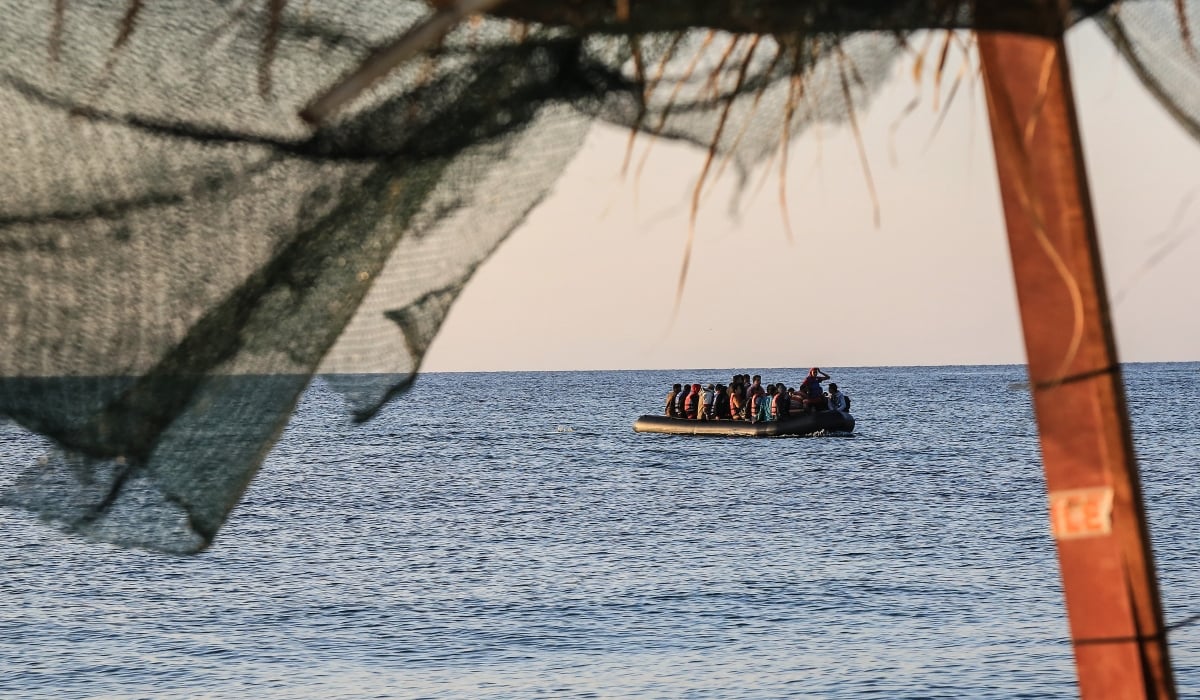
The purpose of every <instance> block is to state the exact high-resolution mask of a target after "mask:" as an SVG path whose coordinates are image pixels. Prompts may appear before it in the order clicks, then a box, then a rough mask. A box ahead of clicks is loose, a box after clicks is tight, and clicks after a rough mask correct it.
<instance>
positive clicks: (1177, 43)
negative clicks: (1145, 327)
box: [0, 0, 1200, 552]
mask: <svg viewBox="0 0 1200 700" xmlns="http://www.w3.org/2000/svg"><path fill="white" fill-rule="evenodd" d="M435 4H437V5H441V6H445V5H447V4H448V3H445V2H440V3H435ZM1037 4H1038V3H1035V2H1032V0H1031V2H1030V3H1028V4H1024V3H1013V2H997V3H988V2H983V1H982V0H976V1H974V2H947V1H944V0H942V1H934V0H924V1H920V2H918V1H909V2H867V1H865V0H856V1H851V2H838V3H829V2H817V1H813V2H800V3H796V2H789V3H781V2H757V1H756V2H751V1H749V0H726V1H725V2H713V3H694V2H682V1H680V2H661V3H646V4H645V5H641V4H637V3H634V4H633V5H632V6H631V7H632V8H633V10H634V11H633V12H632V14H630V15H629V16H628V17H618V16H616V14H615V13H616V12H617V11H618V10H617V9H616V8H614V6H612V5H609V4H603V3H598V4H595V5H590V4H587V3H547V2H535V1H533V0H512V2H509V3H504V4H501V5H500V6H499V7H498V8H496V9H495V10H494V14H493V15H487V16H477V17H471V18H469V19H467V20H466V21H463V22H460V23H458V24H457V25H456V26H455V28H454V29H453V30H452V31H451V32H450V33H449V34H448V35H446V36H445V37H444V38H442V39H441V40H439V41H436V42H433V43H430V44H429V45H427V46H424V47H422V48H423V50H422V51H420V52H418V53H417V54H416V55H415V56H413V57H412V58H411V59H410V60H407V61H403V62H400V63H398V65H396V66H394V67H393V68H392V69H391V70H389V71H387V73H386V75H385V77H384V78H383V79H382V80H380V81H379V82H377V83H376V84H374V85H373V86H372V87H371V88H370V90H368V91H366V92H365V93H363V94H362V95H360V96H358V98H357V99H354V100H352V101H350V102H348V103H347V104H345V105H343V106H342V107H341V109H340V111H339V112H338V113H337V114H336V116H334V117H332V118H331V119H328V120H325V121H324V122H323V123H322V124H321V126H320V127H319V128H317V129H313V128H312V127H311V126H310V125H308V124H306V123H305V122H304V121H303V120H302V119H301V118H300V117H299V116H298V115H299V114H300V113H301V112H302V110H304V108H305V106H306V105H309V104H311V101H312V100H313V99H314V97H315V96H317V95H320V94H321V93H322V92H323V91H324V90H326V89H327V88H328V87H329V86H330V85H334V84H336V83H338V81H339V80H340V79H341V78H342V77H343V76H345V75H346V74H348V73H349V72H351V71H352V70H354V69H355V68H356V67H357V66H359V65H360V64H361V63H362V62H363V61H364V60H365V59H366V58H368V57H369V56H371V55H372V52H373V51H375V50H376V49H377V48H379V47H383V46H387V45H389V44H392V42H394V41H395V40H396V38H397V37H400V36H403V35H405V32H407V31H408V30H410V29H411V28H412V27H414V26H416V25H418V24H419V23H421V22H422V21H423V20H424V18H427V17H429V16H430V12H431V8H430V7H429V6H428V5H427V4H426V3H424V2H404V1H402V0H355V1H353V2H351V1H349V0H328V1H326V2H321V3H313V2H305V3H298V2H292V3H283V2H265V3H253V2H249V1H247V0H241V1H237V2H195V1H194V0H173V1H165V0H164V1H162V2H155V3H147V4H144V5H143V4H142V3H140V2H136V1H131V2H100V1H93V2H82V1H81V2H71V3H57V2H44V3H25V2H16V1H15V0H3V1H2V2H0V5H2V6H3V9H4V16H5V18H6V21H5V22H4V23H2V24H0V158H3V161H4V162H5V163H6V167H5V168H4V169H2V170H0V319H2V323H0V344H2V346H3V348H4V352H3V353H0V416H4V417H5V418H7V419H9V420H11V421H14V422H15V423H17V424H19V425H21V426H23V427H24V428H25V429H27V430H29V431H32V432H33V433H36V434H37V435H39V436H42V437H41V439H42V440H43V443H44V444H43V445H42V449H43V452H42V454H41V455H40V456H39V457H37V458H35V459H31V460H21V459H15V458H10V457H9V456H7V455H5V456H4V457H3V459H4V460H5V462H4V463H3V464H2V465H0V468H2V469H4V470H5V473H6V474H8V475H9V478H8V480H7V481H6V482H5V483H4V487H3V491H2V493H0V499H2V501H3V502H4V503H5V504H7V505H8V506H13V507H20V508H25V509H28V510H31V511H33V512H35V513H37V514H39V515H40V516H42V517H44V518H46V519H48V520H52V521H54V522H57V523H59V524H61V525H62V526H64V527H66V528H68V529H70V530H73V531H76V532H79V533H81V534H83V535H85V536H88V537H93V538H98V539H103V540H107V541H111V542H115V543H118V544H121V545H130V546H142V547H149V548H154V549H160V550H164V551H173V552H191V551H197V550H199V549H202V548H203V547H205V546H207V545H208V544H209V543H210V542H211V541H212V538H213V537H214V536H215V535H216V533H217V531H218V530H219V528H220V526H221V524H222V523H223V522H224V520H225V518H226V516H227V515H228V513H229V511H230V510H231V509H232V508H233V507H234V505H236V503H237V501H238V499H239V498H240V496H241V494H242V492H243V490H244V489H245V487H246V485H247V484H248V483H249V481H250V480H251V478H252V477H253V475H254V472H255V471H256V470H257V469H258V467H259V465H260V464H261V462H262V460H263V458H264V456H265V455H266V453H267V452H268V451H269V450H270V448H271V446H272V444H273V443H274V440H275V439H276V437H277V436H278V435H279V433H280V432H281V430H282V429H283V427H284V426H285V425H286V423H287V421H288V418H289V417H290V415H291V413H292V410H293V408H294V406H295V404H296V402H297V400H298V397H299V395H300V393H301V392H302V391H303V390H304V388H305V386H306V385H307V383H308V382H309V380H310V378H311V377H312V376H313V374H314V373H317V372H320V373H322V374H324V375H326V376H327V377H328V380H329V383H330V385H331V386H333V387H334V388H335V389H337V390H338V391H339V392H340V393H341V395H342V396H344V397H345V403H346V410H347V413H348V414H349V415H350V416H352V417H353V418H354V419H356V420H366V419H368V418H370V416H371V415H372V414H373V413H374V412H375V411H377V410H378V408H379V407H380V406H381V404H382V403H383V402H385V401H386V400H388V399H390V398H392V397H394V396H396V395H397V394H400V393H402V392H403V390H404V389H405V388H406V387H407V386H408V385H409V384H410V383H411V382H412V381H413V378H414V377H415V375H416V372H417V369H418V367H419V365H420V361H421V357H422V356H423V354H424V353H425V350H426V349H427V348H428V347H429V344H430V341H431V340H432V338H433V337H434V335H435V334H436V332H437V329H438V327H439V326H440V324H441V322H442V321H443V320H444V318H445V317H446V314H447V312H448V310H449V309H450V307H451V305H452V304H453V303H454V300H455V298H456V296H457V295H458V293H459V291H460V290H461V289H462V288H463V286H464V285H465V284H466V282H467V280H468V279H469V278H470V276H471V274H472V273H473V271H474V270H475V269H476V268H477V267H478V266H479V265H480V264H481V263H482V262H483V261H484V260H485V259H486V258H487V257H488V255H489V254H490V253H491V252H492V251H493V250H495V248H496V247H497V246H498V245H499V244H500V242H502V241H503V239H504V238H505V236H506V235H507V234H508V233H510V232H511V231H512V230H513V229H514V228H516V227H517V226H518V225H519V224H520V223H521V221H522V220H523V219H524V218H525V216H526V215H527V214H528V213H529V211H530V210H531V209H532V208H533V207H535V206H536V205H537V203H538V202H539V201H540V200H541V199H542V198H543V197H544V196H545V194H546V193H547V192H548V191H549V189H550V188H551V186H552V185H553V184H554V182H555V180H556V179H557V178H558V176H559V174H560V173H561V172H562V171H563V170H564V168H565V166H566V165H567V163H568V162H569V161H570V160H571V158H572V157H573V155H574V154H575V151H576V150H577V148H578V147H579V145H580V143H581V142H582V140H583V138H584V136H585V135H586V133H587V130H588V129H589V128H590V126H591V125H592V124H593V123H595V122H597V121H604V122H609V123H614V124H619V125H623V126H626V127H629V128H631V129H636V130H638V131H641V132H644V133H646V134H651V135H655V136H657V137H660V138H671V139H682V140H686V141H690V142H693V143H695V144H697V145H699V146H700V147H702V148H706V149H708V150H709V151H710V154H711V161H710V162H711V169H712V175H711V176H712V177H716V176H719V174H720V172H721V171H723V170H724V169H725V168H726V167H731V168H732V169H733V170H734V171H735V172H740V173H742V174H744V173H745V172H746V170H747V169H748V168H749V167H750V166H752V165H754V164H755V163H758V162H760V161H762V160H763V159H766V158H769V157H777V156H776V154H777V153H778V151H779V150H780V149H781V148H784V147H786V143H787V141H788V139H790V138H794V137H795V136H796V135H797V134H799V133H802V132H803V131H804V129H805V128H807V127H808V126H810V125H812V124H815V123H817V122H822V121H831V122H842V121H845V120H847V119H852V118H853V116H854V114H855V113H856V112H857V111H860V110H863V109H865V108H867V106H868V105H869V103H870V100H871V98H872V96H873V95H874V94H875V93H876V91H877V90H878V88H879V87H880V86H881V85H882V84H883V83H884V81H886V80H887V79H888V77H889V76H890V75H891V73H892V69H893V63H894V61H895V60H896V58H897V57H898V56H900V55H902V54H903V53H904V52H905V51H911V50H912V49H911V47H909V46H908V43H907V41H906V39H905V37H906V35H907V33H908V32H909V31H911V30H916V29H923V28H967V29H1004V30H1016V31H1026V32H1047V31H1053V30H1054V29H1053V28H1050V29H1047V27H1046V26H1043V25H1044V24H1045V23H1044V21H1043V20H1041V19H1039V18H1040V17H1042V15H1041V14H1039V13H1036V12H1032V11H1031V10H1030V9H1029V8H1030V7H1033V6H1035V5H1037ZM1197 9H1198V8H1196V7H1195V4H1194V3H1186V4H1184V5H1183V6H1182V7H1180V6H1177V5H1176V3H1174V2H1170V1H1168V0H1163V1H1162V2H1154V1H1152V0H1144V1H1143V2H1127V3H1124V4H1122V5H1120V6H1119V7H1117V6H1112V7H1110V3H1108V2H1076V3H1074V5H1073V6H1072V10H1071V12H1070V14H1069V15H1068V17H1067V18H1066V22H1065V23H1066V24H1071V23H1074V22H1077V21H1080V20H1082V19H1084V18H1086V17H1090V16H1093V15H1097V14H1098V15H1099V21H1101V22H1102V23H1103V25H1104V27H1105V29H1106V31H1107V32H1108V34H1109V36H1110V37H1112V38H1113V40H1114V42H1115V43H1116V45H1117V46H1118V47H1119V48H1120V49H1121V51H1122V52H1123V55H1125V56H1126V57H1127V58H1128V59H1129V61H1130V63H1131V64H1132V65H1134V66H1135V69H1136V70H1137V71H1138V72H1139V74H1140V75H1141V76H1142V77H1143V80H1144V81H1145V82H1146V84H1147V85H1148V86H1149V87H1150V88H1151V90H1152V91H1153V92H1154V93H1155V94H1156V95H1157V96H1158V97H1159V99H1160V100H1162V101H1163V103H1164V105H1166V106H1167V108H1168V109H1170V110H1172V113H1173V114H1175V115H1176V116H1177V118H1179V119H1180V120H1181V122H1183V123H1185V124H1186V125H1188V126H1189V128H1191V129H1192V133H1200V132H1197V131H1196V124H1197V119H1196V116H1197V109H1198V108H1200V102H1197V100H1196V95H1198V94H1200V91H1197V90H1196V89H1194V87H1195V86H1194V82H1195V80H1196V78H1197V75H1200V72H1198V71H1197V70H1196V68H1197V63H1196V59H1195V56H1194V50H1193V49H1191V48H1190V43H1189V42H1190V38H1191V34H1190V30H1189V29H1188V27H1189V26H1190V25H1189V23H1188V17H1189V16H1190V15H1192V14H1194V12H1195V11H1196V10H1197ZM1031 18H1032V19H1031ZM1060 25H1061V20H1060ZM706 167H707V166H706ZM706 175H707V170H706ZM703 179H704V178H703V177H702V178H701V180H702V184H703Z"/></svg>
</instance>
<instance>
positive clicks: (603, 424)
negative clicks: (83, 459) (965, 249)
mask: <svg viewBox="0 0 1200 700" xmlns="http://www.w3.org/2000/svg"><path fill="white" fill-rule="evenodd" d="M826 369H827V370H828V371H830V372H831V373H832V374H833V375H834V380H835V381H837V382H838V384H839V385H840V386H841V387H842V389H843V390H845V391H846V392H847V393H848V394H850V395H851V396H852V397H853V400H854V413H855V416H856V417H857V419H858V429H857V431H856V433H857V434H856V436H855V437H853V438H844V437H841V438H838V437H825V438H776V439H760V440H755V439H744V438H743V439H737V438H709V439H702V438H688V437H675V436H664V435H638V434H635V433H634V432H633V431H632V429H631V424H632V422H633V420H634V419H635V418H636V417H637V416H638V415H639V414H641V413H657V412H658V411H659V410H660V406H661V403H662V400H663V397H664V396H665V394H666V392H667V390H668V388H669V386H670V384H672V383H675V382H693V381H698V382H705V383H707V382H709V381H713V382H717V381H726V380H727V379H728V378H729V376H730V375H731V374H732V373H733V372H734V370H733V369H720V370H712V371H697V370H688V371H678V372H676V371H671V372H661V371H646V372H566V373H501V374H440V375H439V374H434V375H425V376H422V377H421V379H420V380H419V381H418V383H417V385H416V387H415V389H414V390H413V391H412V392H411V393H410V394H409V395H408V396H407V397H406V398H404V399H403V400H401V401H399V402H396V403H395V404H394V405H392V406H390V407H389V408H388V409H386V410H385V411H384V412H383V413H382V415H380V417H379V418H377V419H376V420H374V421H373V422H370V423H368V424H367V425H365V426H353V425H351V424H350V423H349V422H348V421H346V420H345V419H344V418H342V417H341V416H342V415H344V413H345V412H344V410H342V406H341V398H340V397H339V396H338V395H337V394H336V393H334V392H332V391H331V390H330V389H329V387H328V386H327V385H326V384H325V383H324V382H323V381H321V380H317V381H316V382H314V384H313V385H312V386H311V387H310V388H309V390H308V391H307V393H306V394H305V396H304V399H303V401H302V403H301V405H300V406H299V408H298V410H297V415H296V417H295V419H294V420H293V422H292V423H291V426H290V427H289V429H288V431H287V432H286V434H285V435H284V436H283V437H282V439H281V440H280V442H279V444H278V445H277V446H276V448H275V450H274V451H273V452H272V454H271V456H270V457H269V458H268V459H267V462H266V464H265V465H264V467H263V469H262V471H261V473H260V474H259V476H258V478H257V479H256V480H255V482H254V483H253V485H252V486H251V488H250V490H249V492H248V494H247V495H246V498H245V500H244V501H243V502H242V504H241V505H239V506H238V508H237V510H236V511H235V512H234V514H233V516H232V518H231V519H230V521H229V522H228V524H227V525H226V526H225V529H224V530H223V531H222V532H221V533H220V535H219V536H218V538H217V541H216V543H215V544H214V546H213V547H212V548H211V549H210V550H209V551H207V552H205V553H203V554H200V555H198V556H194V557H175V556H168V555H161V554H154V553H148V552H143V551H133V550H121V549H116V548H114V547H111V546H108V545H104V544H95V543H88V542H83V541H79V540H77V539H75V538H72V537H69V536H66V535H63V534H61V533H59V532H58V531H57V530H54V529H52V528H50V527H47V526H45V525H42V524H40V523H39V522H37V521H35V520H33V519H32V518H30V517H29V516H27V515H25V514H23V513H20V512H12V511H0V521H2V523H3V535H4V536H3V537H2V538H0V567H2V569H0V571H2V573H0V696H2V697H6V698H7V697H17V698H24V697H55V698H68V697H128V698H143V697H148V698H163V697H197V696H204V697H215V698H242V697H251V696H266V697H281V698H282V697H289V698H360V697H399V698H418V697H419V698H462V697H471V698H528V697H555V698H558V697H650V698H660V697H669V698H674V697H684V698H710V697H712V698H782V697H803V698H934V697H945V698H964V697H970V698H1051V697H1071V696H1073V695H1074V694H1075V686H1074V675H1073V674H1074V670H1073V666H1072V660H1071V652H1070V646H1069V644H1068V641H1067V627H1066V618H1065V614H1064V611H1063V606H1062V601H1061V596H1062V592H1061V588H1060V585H1059V580H1058V573H1057V564H1056V560H1055V556H1054V549H1053V542H1052V540H1051V538H1050V536H1049V533H1048V529H1047V524H1046V517H1045V485H1044V481H1043V477H1042V473H1041V467H1040V464H1039V461H1038V460H1039V455H1038V449H1037V433H1036V427H1035V425H1034V422H1033V417H1032V413H1031V408H1030V403H1029V397H1028V393H1027V391H1026V390H1025V389H1024V387H1023V381H1024V379H1025V373H1024V368H1023V367H1019V366H999V367H932V368H910V367H902V368H854V369H837V368H826ZM744 371H749V372H756V371H757V372H761V373H762V374H763V376H764V383H766V382H770V381H773V380H776V379H787V380H788V381H789V382H790V383H792V384H797V383H798V382H799V380H800V378H801V376H802V373H801V371H799V370H768V369H763V370H756V369H755V368H745V369H744ZM1198 379H1200V365H1198V364H1157V365H1156V364H1147V365H1130V366H1128V367H1127V368H1126V381H1127V384H1128V387H1129V396H1130V410H1131V414H1132V418H1133V424H1134V439H1135V441H1136V445H1137V450H1138V454H1139V456H1140V465H1141V469H1142V479H1143V484H1144V489H1145V494H1146V498H1147V505H1148V508H1149V512H1150V521H1151V528H1152V533H1153V537H1154V544H1155V549H1156V556H1157V558H1158V569H1159V576H1160V582H1161V585H1162V590H1163V597H1164V605H1165V608H1166V617H1167V622H1168V623H1169V624H1170V623H1174V622H1179V621H1183V620H1185V619H1186V618H1189V617H1190V616H1193V615H1197V614H1200V538H1198V537H1197V536H1196V534H1195V523H1196V522H1198V521H1200V487H1198V486H1197V483H1196V472H1197V470H1198V469H1200V411H1198V410H1197V406H1200V381H1198ZM33 444H34V441H33V440H31V439H29V438H26V437H23V436H22V435H20V434H19V431H18V430H17V428H16V427H14V426H12V425H11V424H6V425H0V448H2V449H3V450H4V451H5V452H6V453H7V454H5V455H4V457H5V461H13V460H14V458H15V459H17V460H19V461H21V462H22V463H24V460H25V459H26V458H30V459H32V458H35V457H36V452H34V451H33V450H34V447H33ZM26 453H28V454H26ZM4 466H5V467H9V465H7V464H6V465H4ZM9 471H15V470H11V469H10V470H9ZM1170 638H1171V650H1172V654H1173V658H1174V663H1175V669H1176V674H1177V679H1178V682H1179V686H1180V691H1181V693H1182V695H1184V696H1185V697H1187V696H1191V697H1200V624H1192V625H1185V626H1182V627H1180V628H1178V629H1176V630H1173V631H1172V632H1171V635H1170Z"/></svg>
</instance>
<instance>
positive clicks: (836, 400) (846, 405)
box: [829, 382, 850, 413]
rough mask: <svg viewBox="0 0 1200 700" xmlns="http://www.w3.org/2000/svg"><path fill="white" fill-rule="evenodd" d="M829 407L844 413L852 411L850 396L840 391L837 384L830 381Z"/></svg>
mask: <svg viewBox="0 0 1200 700" xmlns="http://www.w3.org/2000/svg"><path fill="white" fill-rule="evenodd" d="M829 408H830V409H831V410H834V411H840V412H842V413H849V412H850V398H849V397H848V396H846V395H845V394H843V393H842V392H840V391H838V386H837V384H834V383H833V382H830V383H829Z"/></svg>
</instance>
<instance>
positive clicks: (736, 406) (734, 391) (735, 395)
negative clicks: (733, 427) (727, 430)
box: [729, 378, 745, 420]
mask: <svg viewBox="0 0 1200 700" xmlns="http://www.w3.org/2000/svg"><path fill="white" fill-rule="evenodd" d="M742 396H743V393H742V380H741V379H740V378H739V379H738V380H737V382H735V383H734V384H733V385H732V386H730V387H729V417H730V418H731V419H733V420H741V419H742V418H743V417H744V414H743V409H744V408H745V403H744V399H743V398H742Z"/></svg>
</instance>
